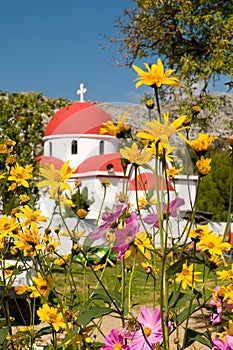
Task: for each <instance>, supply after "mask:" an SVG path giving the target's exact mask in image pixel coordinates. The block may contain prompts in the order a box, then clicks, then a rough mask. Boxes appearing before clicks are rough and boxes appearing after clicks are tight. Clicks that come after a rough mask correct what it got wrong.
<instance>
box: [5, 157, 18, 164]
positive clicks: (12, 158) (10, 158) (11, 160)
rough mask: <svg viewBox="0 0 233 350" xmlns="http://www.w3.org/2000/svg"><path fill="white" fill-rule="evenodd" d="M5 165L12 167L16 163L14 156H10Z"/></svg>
mask: <svg viewBox="0 0 233 350" xmlns="http://www.w3.org/2000/svg"><path fill="white" fill-rule="evenodd" d="M5 163H6V165H13V164H15V163H16V154H11V155H10V156H9V157H7V159H6V162H5Z"/></svg>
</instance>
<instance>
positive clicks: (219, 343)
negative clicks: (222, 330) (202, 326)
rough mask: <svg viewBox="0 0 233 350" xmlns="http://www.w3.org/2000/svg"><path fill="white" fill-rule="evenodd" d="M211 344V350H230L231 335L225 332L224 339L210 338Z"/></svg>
mask: <svg viewBox="0 0 233 350" xmlns="http://www.w3.org/2000/svg"><path fill="white" fill-rule="evenodd" d="M212 344H213V347H212V350H232V349H233V336H231V335H228V334H227V335H226V341H224V340H222V339H220V338H215V339H212Z"/></svg>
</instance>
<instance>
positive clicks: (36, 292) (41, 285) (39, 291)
mask: <svg viewBox="0 0 233 350" xmlns="http://www.w3.org/2000/svg"><path fill="white" fill-rule="evenodd" d="M32 279H33V283H34V286H32V287H31V291H32V293H31V294H30V297H31V298H37V297H41V296H43V297H44V298H47V297H48V295H49V293H50V290H51V285H52V284H53V282H54V279H53V278H51V277H47V280H48V281H46V280H45V279H44V278H43V277H42V275H41V274H40V272H38V273H37V277H36V276H34V277H32Z"/></svg>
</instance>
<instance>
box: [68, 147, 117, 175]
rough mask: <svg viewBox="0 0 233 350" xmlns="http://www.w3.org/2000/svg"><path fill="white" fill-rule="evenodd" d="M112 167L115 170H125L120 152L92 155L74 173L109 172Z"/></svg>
mask: <svg viewBox="0 0 233 350" xmlns="http://www.w3.org/2000/svg"><path fill="white" fill-rule="evenodd" d="M108 167H109V168H108ZM111 168H112V169H113V170H112V171H113V172H123V168H122V165H121V155H120V153H119V152H116V153H109V154H99V155H98V156H92V157H90V158H88V159H86V160H84V162H83V163H81V164H80V165H79V166H78V167H77V169H76V170H75V171H74V174H79V173H80V174H82V173H87V172H89V171H105V172H108V169H109V170H110V169H111Z"/></svg>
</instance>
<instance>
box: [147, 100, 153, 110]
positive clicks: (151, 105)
mask: <svg viewBox="0 0 233 350" xmlns="http://www.w3.org/2000/svg"><path fill="white" fill-rule="evenodd" d="M154 106H155V100H154V99H153V98H151V99H149V100H147V101H146V107H147V108H148V109H153V108H154Z"/></svg>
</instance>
